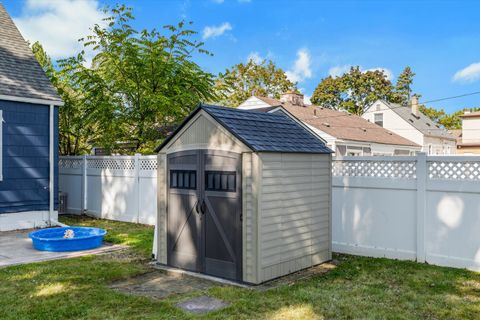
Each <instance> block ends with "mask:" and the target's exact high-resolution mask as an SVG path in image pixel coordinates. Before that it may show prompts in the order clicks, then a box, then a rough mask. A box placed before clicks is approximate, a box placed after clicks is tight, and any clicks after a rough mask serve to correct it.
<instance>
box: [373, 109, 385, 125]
mask: <svg viewBox="0 0 480 320" xmlns="http://www.w3.org/2000/svg"><path fill="white" fill-rule="evenodd" d="M377 116H381V117H382V120H380V121H377V119H376V117H377ZM377 122H381V123H382V125H379V124H377ZM373 123H375V124H376V125H377V126H380V127H382V128H383V125H384V122H383V112H378V113H374V114H373Z"/></svg>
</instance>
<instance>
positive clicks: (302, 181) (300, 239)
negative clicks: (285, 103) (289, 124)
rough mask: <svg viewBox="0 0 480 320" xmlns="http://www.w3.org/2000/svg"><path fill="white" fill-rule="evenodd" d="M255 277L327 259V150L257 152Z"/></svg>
mask: <svg viewBox="0 0 480 320" xmlns="http://www.w3.org/2000/svg"><path fill="white" fill-rule="evenodd" d="M260 158H261V161H260V163H261V172H262V178H261V181H260V189H261V190H260V198H261V201H260V202H259V207H260V208H259V223H260V232H259V233H260V234H261V236H260V237H259V238H260V239H259V251H260V268H261V270H260V272H261V274H260V278H261V279H260V281H266V280H269V279H273V278H276V277H279V276H282V275H285V274H288V273H291V272H294V271H297V270H300V269H304V268H307V267H309V266H312V265H315V264H318V263H321V262H323V261H326V260H329V259H330V258H331V250H330V233H331V232H330V220H331V218H330V202H331V195H330V193H331V192H330V183H331V175H330V155H318V154H313V155H310V154H289V153H261V154H260Z"/></svg>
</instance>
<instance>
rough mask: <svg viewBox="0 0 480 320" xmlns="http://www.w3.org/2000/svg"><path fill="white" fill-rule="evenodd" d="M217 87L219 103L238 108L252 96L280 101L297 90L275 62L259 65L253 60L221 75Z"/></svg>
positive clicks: (262, 62) (264, 62)
mask: <svg viewBox="0 0 480 320" xmlns="http://www.w3.org/2000/svg"><path fill="white" fill-rule="evenodd" d="M215 87H216V90H217V92H218V95H219V96H220V97H221V99H220V100H219V101H218V102H220V103H222V104H224V105H228V106H231V107H237V106H238V105H239V104H241V103H242V102H244V101H245V100H246V99H248V98H249V97H250V96H252V95H259V96H265V97H271V98H276V99H278V98H280V95H281V94H282V93H285V92H287V91H289V90H296V86H295V84H294V83H293V82H291V81H290V80H288V78H287V76H286V75H285V72H284V71H283V70H282V69H281V68H278V67H277V66H276V65H275V64H274V63H273V61H271V60H269V61H267V60H263V61H261V62H260V63H257V62H255V61H254V60H252V59H250V60H249V61H248V62H247V63H239V64H236V65H234V66H233V67H231V68H229V69H227V70H225V72H224V73H220V74H219V76H218V78H217V81H216V85H215Z"/></svg>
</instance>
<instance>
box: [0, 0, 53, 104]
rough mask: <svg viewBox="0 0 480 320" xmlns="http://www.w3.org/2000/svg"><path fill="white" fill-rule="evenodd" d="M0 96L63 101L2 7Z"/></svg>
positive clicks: (0, 17)
mask: <svg viewBox="0 0 480 320" xmlns="http://www.w3.org/2000/svg"><path fill="white" fill-rule="evenodd" d="M0 95H5V96H14V97H19V98H30V99H42V100H49V101H56V102H60V101H61V98H60V97H59V95H58V93H57V91H56V90H55V88H54V87H53V85H52V84H51V83H50V81H49V80H48V78H47V76H46V75H45V73H44V72H43V69H42V67H40V65H39V64H38V62H37V60H36V59H35V56H34V55H33V53H32V50H31V49H30V47H29V46H28V44H27V42H26V41H25V40H24V39H23V37H22V35H21V34H20V31H18V29H17V27H16V26H15V24H14V23H13V21H12V19H11V18H10V16H9V15H8V13H7V11H6V10H5V8H4V7H3V6H2V4H1V3H0Z"/></svg>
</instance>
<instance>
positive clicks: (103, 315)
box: [0, 217, 480, 320]
mask: <svg viewBox="0 0 480 320" xmlns="http://www.w3.org/2000/svg"><path fill="white" fill-rule="evenodd" d="M62 221H63V222H64V223H67V224H72V225H88V226H98V227H101V228H105V229H107V230H108V232H109V233H108V236H107V241H110V242H113V243H119V244H127V245H129V246H130V247H131V249H129V250H127V251H126V252H122V253H119V252H115V253H112V254H108V255H101V256H87V257H81V258H74V259H66V260H57V261H49V262H43V263H35V264H29V265H23V266H14V267H8V268H3V269H0V319H15V320H19V319H68V320H71V319H172V318H176V319H184V318H189V317H192V318H193V316H189V315H187V314H185V313H183V312H181V311H179V310H177V309H176V308H175V306H174V305H175V303H176V302H178V301H179V300H181V299H184V298H185V296H174V297H170V298H167V299H165V300H154V299H150V298H147V297H138V296H131V295H127V294H122V293H119V292H116V291H113V290H111V289H109V288H108V285H109V284H110V283H111V282H112V281H115V280H120V279H125V278H128V277H132V276H135V275H138V274H141V273H144V272H147V271H149V266H148V261H149V257H150V252H151V250H150V248H151V245H152V239H153V228H152V227H147V226H143V225H135V224H129V223H121V222H113V221H106V220H94V219H90V218H77V217H75V218H73V217H70V218H63V219H62ZM336 259H337V260H338V262H339V263H338V266H337V267H336V268H335V269H333V270H332V271H330V272H328V273H326V274H323V275H318V276H316V277H314V278H311V279H309V280H302V281H300V282H298V283H296V284H295V285H285V286H282V287H279V288H276V289H271V290H269V291H267V292H259V291H256V290H249V289H242V288H232V287H216V288H212V289H210V290H209V291H208V294H209V295H211V296H214V297H217V298H220V299H223V300H226V301H228V302H230V303H231V305H230V306H229V307H227V308H226V309H224V310H221V311H218V312H213V313H210V314H208V315H206V316H203V317H204V318H209V319H210V318H219V319H220V318H222V319H223V318H232V319H239V318H244V319H323V318H325V319H332V318H334V319H358V318H363V319H386V318H390V319H419V318H422V319H480V274H479V273H474V272H469V271H465V270H458V269H450V268H441V267H434V266H428V265H424V264H417V263H414V262H401V261H394V260H387V259H372V258H363V257H355V256H346V255H338V256H336ZM196 294H200V293H193V294H192V295H196Z"/></svg>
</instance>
